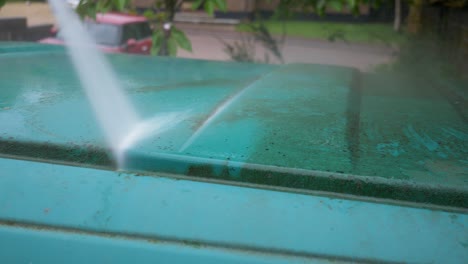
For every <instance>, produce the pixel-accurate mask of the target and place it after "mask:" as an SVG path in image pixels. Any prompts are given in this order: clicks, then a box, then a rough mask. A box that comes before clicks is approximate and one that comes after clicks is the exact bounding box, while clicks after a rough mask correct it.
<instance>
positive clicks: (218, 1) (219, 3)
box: [215, 0, 227, 12]
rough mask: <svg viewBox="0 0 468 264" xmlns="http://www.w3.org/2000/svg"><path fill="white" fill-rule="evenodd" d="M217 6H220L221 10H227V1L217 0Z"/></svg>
mask: <svg viewBox="0 0 468 264" xmlns="http://www.w3.org/2000/svg"><path fill="white" fill-rule="evenodd" d="M215 2H216V6H217V7H218V9H219V10H221V11H223V12H226V10H227V6H226V1H225V0H215Z"/></svg>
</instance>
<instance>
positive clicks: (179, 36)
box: [171, 27, 192, 52]
mask: <svg viewBox="0 0 468 264" xmlns="http://www.w3.org/2000/svg"><path fill="white" fill-rule="evenodd" d="M171 37H173V38H174V39H175V41H176V42H177V45H179V47H181V48H183V49H184V50H187V51H190V52H192V43H190V40H189V39H188V38H187V36H186V35H185V33H184V32H183V31H180V30H179V29H177V28H175V27H173V28H172V33H171Z"/></svg>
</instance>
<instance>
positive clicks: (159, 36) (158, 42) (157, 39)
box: [151, 30, 164, 55]
mask: <svg viewBox="0 0 468 264" xmlns="http://www.w3.org/2000/svg"><path fill="white" fill-rule="evenodd" d="M163 40H164V32H163V31H162V30H154V31H153V38H152V42H153V44H152V45H153V46H152V47H151V55H158V54H159V52H160V50H161V47H162V43H163Z"/></svg>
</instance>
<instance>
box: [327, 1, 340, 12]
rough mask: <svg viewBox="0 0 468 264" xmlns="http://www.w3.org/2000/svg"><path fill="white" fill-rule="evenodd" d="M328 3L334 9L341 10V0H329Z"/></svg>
mask: <svg viewBox="0 0 468 264" xmlns="http://www.w3.org/2000/svg"><path fill="white" fill-rule="evenodd" d="M329 5H330V7H331V8H332V9H333V10H335V11H341V10H343V3H342V1H341V0H334V1H330V3H329Z"/></svg>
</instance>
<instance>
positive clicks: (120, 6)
mask: <svg viewBox="0 0 468 264" xmlns="http://www.w3.org/2000/svg"><path fill="white" fill-rule="evenodd" d="M114 5H115V6H116V7H117V10H118V11H124V10H125V7H126V6H127V0H114Z"/></svg>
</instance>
